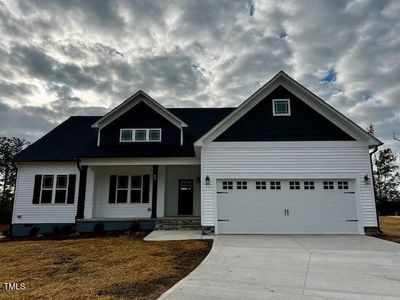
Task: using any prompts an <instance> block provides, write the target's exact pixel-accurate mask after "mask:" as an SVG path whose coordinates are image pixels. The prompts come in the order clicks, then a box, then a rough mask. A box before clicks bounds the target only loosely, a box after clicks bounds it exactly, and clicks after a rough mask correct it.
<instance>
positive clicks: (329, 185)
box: [323, 181, 334, 190]
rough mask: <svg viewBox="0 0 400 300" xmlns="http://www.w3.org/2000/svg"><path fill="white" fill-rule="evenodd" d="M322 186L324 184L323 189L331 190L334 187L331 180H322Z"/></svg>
mask: <svg viewBox="0 0 400 300" xmlns="http://www.w3.org/2000/svg"><path fill="white" fill-rule="evenodd" d="M323 186H324V190H333V189H334V185H333V181H324V182H323Z"/></svg>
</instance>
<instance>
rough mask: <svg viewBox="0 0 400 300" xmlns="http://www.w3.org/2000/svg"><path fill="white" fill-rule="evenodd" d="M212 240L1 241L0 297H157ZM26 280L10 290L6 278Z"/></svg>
mask: <svg viewBox="0 0 400 300" xmlns="http://www.w3.org/2000/svg"><path fill="white" fill-rule="evenodd" d="M210 248H211V242H209V241H177V242H144V241H143V240H141V239H134V238H133V237H131V236H121V237H104V238H92V239H77V240H62V241H54V240H53V241H13V242H7V243H1V244H0V266H1V272H0V284H1V286H0V299H94V298H97V299H156V298H158V297H159V296H160V295H161V294H162V293H163V292H164V291H166V290H167V289H169V288H170V287H171V286H172V285H174V284H175V283H176V282H178V281H179V280H180V279H182V278H183V277H185V276H186V275H187V274H188V273H190V272H191V271H192V270H193V269H194V268H196V267H197V265H198V264H199V263H200V262H201V261H202V260H203V259H204V258H205V256H206V255H207V254H208V252H209V251H210ZM4 282H15V283H25V285H26V289H25V290H23V291H6V290H5V288H4V286H3V283H4Z"/></svg>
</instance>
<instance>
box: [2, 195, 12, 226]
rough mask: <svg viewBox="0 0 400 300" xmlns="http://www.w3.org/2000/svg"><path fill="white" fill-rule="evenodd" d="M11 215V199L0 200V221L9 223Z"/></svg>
mask: <svg viewBox="0 0 400 300" xmlns="http://www.w3.org/2000/svg"><path fill="white" fill-rule="evenodd" d="M11 215H12V202H11V201H8V200H6V201H0V220H1V223H4V224H9V223H11Z"/></svg>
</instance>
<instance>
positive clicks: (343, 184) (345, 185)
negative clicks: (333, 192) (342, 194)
mask: <svg viewBox="0 0 400 300" xmlns="http://www.w3.org/2000/svg"><path fill="white" fill-rule="evenodd" d="M338 189H339V190H348V189H349V182H348V181H338Z"/></svg>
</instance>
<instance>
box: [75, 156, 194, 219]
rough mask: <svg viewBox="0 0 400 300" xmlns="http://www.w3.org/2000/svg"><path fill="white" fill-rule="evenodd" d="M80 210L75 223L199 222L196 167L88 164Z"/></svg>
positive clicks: (192, 165) (180, 165)
mask: <svg viewBox="0 0 400 300" xmlns="http://www.w3.org/2000/svg"><path fill="white" fill-rule="evenodd" d="M80 196H81V195H80ZM79 201H81V202H82V199H79V200H78V207H79ZM81 207H83V212H82V211H81V212H80V213H78V215H77V223H79V222H113V223H115V222H119V223H123V222H133V221H135V220H136V221H141V222H153V223H154V224H155V221H156V220H160V221H161V220H164V222H167V221H168V222H170V221H171V220H173V219H175V221H179V222H181V220H183V219H187V220H198V221H199V220H200V166H199V165H198V164H191V165H183V164H176V165H171V164H168V165H167V164H165V165H89V166H87V180H86V187H85V197H84V203H83V204H82V203H81ZM81 210H82V209H81ZM171 218H172V219H171Z"/></svg>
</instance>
